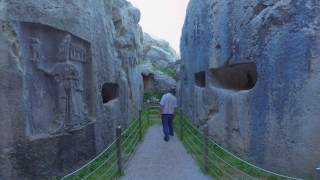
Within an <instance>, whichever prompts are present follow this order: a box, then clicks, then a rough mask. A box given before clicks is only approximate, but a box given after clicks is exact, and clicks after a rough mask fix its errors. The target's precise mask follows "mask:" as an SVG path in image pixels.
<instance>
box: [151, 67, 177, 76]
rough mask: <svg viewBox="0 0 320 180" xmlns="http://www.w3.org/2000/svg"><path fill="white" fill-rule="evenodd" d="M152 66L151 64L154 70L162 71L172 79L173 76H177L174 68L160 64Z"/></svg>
mask: <svg viewBox="0 0 320 180" xmlns="http://www.w3.org/2000/svg"><path fill="white" fill-rule="evenodd" d="M152 66H153V68H154V69H155V70H158V71H161V72H163V73H164V74H166V75H168V76H170V77H172V78H173V79H175V78H176V77H177V73H176V71H174V70H172V69H169V68H164V67H161V66H159V65H158V64H152Z"/></svg>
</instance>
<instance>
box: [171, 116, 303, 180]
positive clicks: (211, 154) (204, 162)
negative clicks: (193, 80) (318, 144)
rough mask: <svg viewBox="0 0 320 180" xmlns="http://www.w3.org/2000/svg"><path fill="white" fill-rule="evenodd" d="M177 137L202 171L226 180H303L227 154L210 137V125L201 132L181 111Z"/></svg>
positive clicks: (176, 126)
mask: <svg viewBox="0 0 320 180" xmlns="http://www.w3.org/2000/svg"><path fill="white" fill-rule="evenodd" d="M174 126H175V129H176V130H177V131H179V133H177V134H178V137H179V138H180V140H181V141H182V142H183V144H184V146H185V148H186V149H187V152H188V153H189V154H190V155H191V156H192V157H193V158H194V159H195V160H196V161H197V162H198V163H199V164H200V165H201V169H202V170H203V171H204V172H205V173H206V174H208V175H210V176H211V177H213V178H215V179H218V180H219V179H223V180H264V179H268V180H269V179H270V180H300V179H299V178H293V177H288V176H284V175H280V174H277V173H274V172H271V171H268V170H265V169H262V168H259V167H257V166H255V165H253V164H251V163H249V162H247V161H244V160H242V159H240V158H239V157H237V156H235V155H234V154H232V153H231V152H229V151H227V150H225V149H224V148H223V147H222V146H220V145H219V144H217V143H216V142H215V141H214V140H213V139H212V138H210V137H209V135H208V125H205V126H204V128H203V130H202V131H200V130H199V129H198V128H197V127H195V126H194V125H193V124H192V123H191V121H190V120H188V119H187V118H186V117H185V116H184V115H183V113H182V111H180V113H179V114H178V115H177V116H176V120H175V121H174Z"/></svg>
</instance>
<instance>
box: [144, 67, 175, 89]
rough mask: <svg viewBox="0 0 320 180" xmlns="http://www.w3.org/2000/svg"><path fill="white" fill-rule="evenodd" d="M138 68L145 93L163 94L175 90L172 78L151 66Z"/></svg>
mask: <svg viewBox="0 0 320 180" xmlns="http://www.w3.org/2000/svg"><path fill="white" fill-rule="evenodd" d="M140 68H141V74H142V77H143V82H144V91H145V92H149V93H164V92H167V91H169V90H171V89H175V88H176V85H177V82H176V80H175V79H174V77H171V76H170V75H168V74H166V73H164V72H162V71H160V70H158V69H156V68H155V67H154V65H153V64H151V63H146V64H142V65H141V66H140Z"/></svg>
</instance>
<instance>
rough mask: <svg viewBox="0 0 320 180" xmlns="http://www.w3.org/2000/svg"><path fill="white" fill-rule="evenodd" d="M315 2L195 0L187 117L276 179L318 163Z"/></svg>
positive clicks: (187, 53)
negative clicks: (269, 171)
mask: <svg viewBox="0 0 320 180" xmlns="http://www.w3.org/2000/svg"><path fill="white" fill-rule="evenodd" d="M319 34H320V5H319V1H318V0H237V1H234V0H224V1H219V0H203V1H198V0H191V1H190V4H189V7H188V14H187V18H186V21H185V25H184V29H183V35H182V38H181V41H182V42H181V43H182V45H181V56H182V69H183V73H182V74H181V77H182V81H181V84H182V88H180V89H181V92H182V95H181V96H180V97H182V101H180V103H182V106H183V110H184V112H185V113H188V114H189V116H190V118H192V119H193V121H194V122H195V123H197V124H200V125H202V124H204V123H206V122H207V123H208V124H209V126H210V134H211V135H212V136H213V137H214V138H215V139H216V140H217V141H218V142H219V143H221V144H223V146H224V147H226V148H227V149H229V150H231V151H233V152H234V153H237V154H239V155H240V156H241V157H242V158H244V159H246V160H249V161H251V162H253V163H255V164H257V165H258V166H261V167H263V168H266V169H268V170H271V171H275V172H278V173H282V174H286V175H291V176H298V177H310V176H312V175H313V172H314V169H315V167H316V165H319V163H320V151H319V149H320V141H319V139H320V134H319V129H320V122H319V117H320V106H319V105H318V104H319V102H320V86H319V84H320V73H319V68H320V63H319V61H320V38H319Z"/></svg>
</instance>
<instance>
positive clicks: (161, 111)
mask: <svg viewBox="0 0 320 180" xmlns="http://www.w3.org/2000/svg"><path fill="white" fill-rule="evenodd" d="M162 113H163V106H162V105H160V115H161V114H162Z"/></svg>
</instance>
